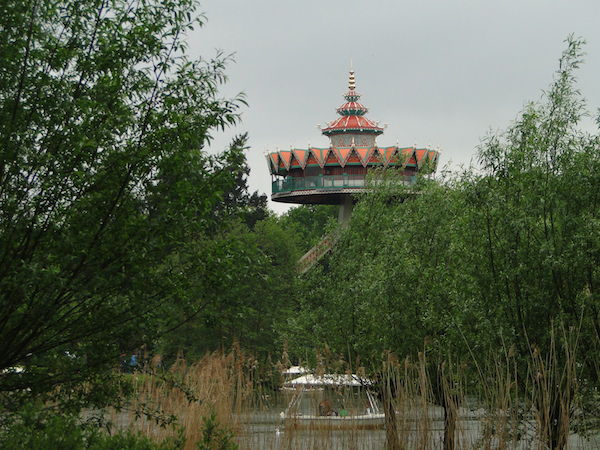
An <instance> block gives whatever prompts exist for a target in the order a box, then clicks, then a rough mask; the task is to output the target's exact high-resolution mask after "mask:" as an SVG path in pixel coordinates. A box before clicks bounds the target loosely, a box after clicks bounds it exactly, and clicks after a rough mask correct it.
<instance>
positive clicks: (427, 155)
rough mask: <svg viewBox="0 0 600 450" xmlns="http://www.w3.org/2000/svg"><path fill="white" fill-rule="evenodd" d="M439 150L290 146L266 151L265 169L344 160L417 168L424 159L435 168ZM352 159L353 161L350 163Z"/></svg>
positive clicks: (344, 162)
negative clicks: (304, 147)
mask: <svg viewBox="0 0 600 450" xmlns="http://www.w3.org/2000/svg"><path fill="white" fill-rule="evenodd" d="M438 157H439V153H438V152H437V151H436V150H431V149H428V148H415V147H405V148H400V147H396V146H392V147H358V146H357V147H332V148H316V147H311V148H308V149H293V150H291V151H290V150H281V151H277V152H270V153H269V154H268V155H267V161H268V162H269V169H270V171H271V173H272V174H273V175H286V174H287V173H288V172H289V171H290V169H294V168H301V169H304V168H305V167H306V166H319V167H324V166H325V164H326V163H327V165H328V166H330V165H339V166H340V167H345V166H346V165H347V164H360V165H362V166H363V167H367V166H381V165H383V166H385V167H415V168H417V169H420V168H421V167H423V165H424V164H425V163H430V164H431V170H435V168H436V166H437V162H438ZM352 161H355V163H353V162H352Z"/></svg>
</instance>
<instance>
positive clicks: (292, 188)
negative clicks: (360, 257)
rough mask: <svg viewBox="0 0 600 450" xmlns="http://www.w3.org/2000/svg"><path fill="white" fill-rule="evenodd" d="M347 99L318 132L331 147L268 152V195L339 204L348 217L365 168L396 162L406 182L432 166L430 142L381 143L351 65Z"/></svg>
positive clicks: (363, 182) (434, 156) (280, 199)
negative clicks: (427, 144)
mask: <svg viewBox="0 0 600 450" xmlns="http://www.w3.org/2000/svg"><path fill="white" fill-rule="evenodd" d="M344 99H345V102H344V103H343V104H342V105H341V106H340V107H339V108H337V113H338V115H339V117H338V118H336V119H335V120H333V121H332V122H329V123H328V124H327V126H326V127H325V128H322V129H321V132H322V133H323V134H324V135H325V136H327V137H328V138H329V140H330V145H329V147H326V148H318V147H309V148H304V149H299V148H298V149H290V150H280V151H275V152H269V153H268V154H267V155H266V156H267V162H268V164H269V170H270V172H271V177H272V195H271V199H272V200H273V201H276V202H285V203H301V204H325V205H341V208H340V221H341V222H344V221H346V220H348V218H349V217H350V212H351V210H352V205H353V202H354V200H353V196H354V195H355V194H357V193H359V192H361V191H364V190H365V189H368V187H367V185H366V178H367V174H368V173H369V170H371V169H373V168H376V167H389V168H394V169H396V170H398V171H400V172H401V175H402V178H401V181H402V183H404V184H405V185H407V186H410V185H411V184H413V183H414V182H415V179H416V174H417V173H418V172H419V171H421V172H423V171H427V172H428V173H431V172H433V171H435V169H436V166H437V161H438V157H439V153H438V152H437V151H435V150H432V149H428V148H416V147H414V146H413V147H398V146H390V147H379V146H378V145H377V142H376V140H377V136H379V135H381V134H383V131H384V128H383V127H380V126H379V123H378V122H373V121H372V120H370V119H368V118H367V117H366V114H367V112H368V109H367V107H366V106H364V105H363V104H361V103H360V102H359V100H360V94H359V93H358V92H357V91H356V79H355V77H354V71H353V70H350V75H349V77H348V91H347V92H346V94H344Z"/></svg>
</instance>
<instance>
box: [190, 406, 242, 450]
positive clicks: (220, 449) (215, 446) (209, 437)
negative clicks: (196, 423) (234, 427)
mask: <svg viewBox="0 0 600 450" xmlns="http://www.w3.org/2000/svg"><path fill="white" fill-rule="evenodd" d="M233 438H234V436H233V433H232V432H231V431H230V430H227V429H225V428H223V427H222V426H221V425H220V424H219V422H218V421H217V416H216V414H215V413H214V412H213V413H211V414H210V416H207V417H205V418H204V428H203V430H202V439H201V440H200V441H199V442H198V449H199V450H237V448H238V445H237V444H236V443H235V441H234V440H233Z"/></svg>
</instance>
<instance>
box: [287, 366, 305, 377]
mask: <svg viewBox="0 0 600 450" xmlns="http://www.w3.org/2000/svg"><path fill="white" fill-rule="evenodd" d="M308 372H310V370H308V369H307V368H306V367H302V366H292V367H290V368H289V369H286V370H284V371H283V372H281V373H282V374H283V375H301V374H303V373H308Z"/></svg>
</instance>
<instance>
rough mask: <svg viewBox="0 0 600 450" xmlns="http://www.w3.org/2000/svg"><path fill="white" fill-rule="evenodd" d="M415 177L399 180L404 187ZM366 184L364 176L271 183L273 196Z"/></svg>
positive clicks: (314, 178) (345, 175)
mask: <svg viewBox="0 0 600 450" xmlns="http://www.w3.org/2000/svg"><path fill="white" fill-rule="evenodd" d="M415 179H416V177H414V176H405V177H402V178H401V181H402V183H403V184H404V185H407V186H409V185H411V184H414V182H415ZM366 184H367V181H366V178H365V176H364V175H350V174H343V175H318V176H314V177H286V178H283V179H279V180H275V181H273V183H272V189H273V194H279V193H280V192H292V191H304V190H313V189H324V190H328V189H343V188H362V187H365V186H366Z"/></svg>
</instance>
